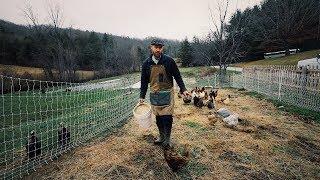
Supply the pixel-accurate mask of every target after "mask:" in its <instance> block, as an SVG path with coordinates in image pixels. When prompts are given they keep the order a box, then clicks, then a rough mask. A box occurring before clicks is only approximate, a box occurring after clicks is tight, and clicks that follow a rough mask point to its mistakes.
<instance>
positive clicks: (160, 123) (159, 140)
mask: <svg viewBox="0 0 320 180" xmlns="http://www.w3.org/2000/svg"><path fill="white" fill-rule="evenodd" d="M156 123H157V127H158V129H159V137H158V138H157V139H156V140H155V141H154V144H156V145H161V144H162V143H163V141H164V129H163V128H164V127H163V121H162V119H161V117H160V116H156Z"/></svg>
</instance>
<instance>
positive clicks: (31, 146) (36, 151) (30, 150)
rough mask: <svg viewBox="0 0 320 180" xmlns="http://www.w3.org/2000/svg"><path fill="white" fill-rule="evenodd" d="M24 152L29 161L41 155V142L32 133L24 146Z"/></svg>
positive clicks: (32, 132)
mask: <svg viewBox="0 0 320 180" xmlns="http://www.w3.org/2000/svg"><path fill="white" fill-rule="evenodd" d="M26 152H27V155H28V158H29V159H31V160H33V159H35V158H36V157H37V156H40V155H41V141H39V139H38V137H37V136H36V134H35V132H34V131H31V132H30V137H29V139H28V142H27V144H26Z"/></svg>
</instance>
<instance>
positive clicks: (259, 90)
mask: <svg viewBox="0 0 320 180" xmlns="http://www.w3.org/2000/svg"><path fill="white" fill-rule="evenodd" d="M259 72H260V71H257V76H258V80H257V81H258V93H260V83H259V74H260V73H259Z"/></svg>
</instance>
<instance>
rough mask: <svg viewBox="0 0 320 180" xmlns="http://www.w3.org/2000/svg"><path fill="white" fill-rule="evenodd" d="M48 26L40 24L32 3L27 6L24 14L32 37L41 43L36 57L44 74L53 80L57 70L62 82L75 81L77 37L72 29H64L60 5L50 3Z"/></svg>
mask: <svg viewBox="0 0 320 180" xmlns="http://www.w3.org/2000/svg"><path fill="white" fill-rule="evenodd" d="M47 13H48V24H47V25H44V24H41V23H40V22H39V19H38V17H37V16H36V15H35V13H34V11H33V9H32V6H31V5H30V3H28V4H27V5H26V8H25V10H24V14H25V16H26V18H27V19H28V20H29V21H30V22H31V24H30V25H29V27H30V29H31V30H32V31H33V33H32V37H33V38H34V39H35V40H36V41H37V42H39V45H38V50H37V51H36V56H37V57H38V58H37V59H39V62H40V63H41V64H42V65H43V68H44V72H45V74H46V75H48V76H47V78H48V77H49V78H50V79H53V78H54V76H53V72H52V71H53V69H54V68H55V69H57V71H58V73H57V76H58V78H59V80H62V81H74V80H75V71H76V68H77V63H76V55H77V48H76V46H75V35H74V33H73V31H72V28H71V27H70V28H68V29H62V26H63V15H62V10H61V8H60V6H59V5H58V4H50V3H48V9H47Z"/></svg>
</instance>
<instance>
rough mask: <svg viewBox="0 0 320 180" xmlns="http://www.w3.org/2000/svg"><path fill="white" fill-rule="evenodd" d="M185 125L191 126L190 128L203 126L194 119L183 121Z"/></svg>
mask: <svg viewBox="0 0 320 180" xmlns="http://www.w3.org/2000/svg"><path fill="white" fill-rule="evenodd" d="M185 125H187V126H188V127H191V128H195V129H200V128H202V127H203V126H202V125H201V124H199V123H197V122H194V121H187V122H186V123H185Z"/></svg>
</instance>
